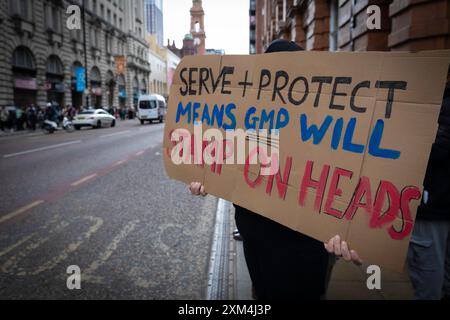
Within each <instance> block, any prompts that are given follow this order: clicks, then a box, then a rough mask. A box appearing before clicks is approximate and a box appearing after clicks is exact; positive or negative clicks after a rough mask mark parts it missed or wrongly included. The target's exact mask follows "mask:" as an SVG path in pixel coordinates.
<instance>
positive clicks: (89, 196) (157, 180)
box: [0, 120, 216, 299]
mask: <svg viewBox="0 0 450 320" xmlns="http://www.w3.org/2000/svg"><path fill="white" fill-rule="evenodd" d="M162 136H163V125H161V124H152V125H145V126H141V125H140V124H138V122H137V121H132V120H130V121H125V122H119V123H118V125H117V126H116V127H115V128H108V129H97V130H81V131H79V132H73V133H66V132H58V133H56V134H54V135H43V134H41V133H36V134H25V135H21V136H12V137H2V138H0V185H1V191H0V299H18V298H27V299H28V298H30V299H56V298H58V299H61V298H62V299H94V298H95V299H202V298H204V297H205V292H206V284H207V270H208V261H209V254H210V246H211V238H212V234H213V229H214V215H215V209H216V199H215V198H213V197H210V196H208V197H206V198H204V199H201V198H197V197H192V196H190V194H189V193H188V190H187V187H186V186H185V185H183V184H181V183H178V182H175V181H172V180H170V179H169V178H168V177H167V176H166V175H165V171H164V166H163V162H162V156H161V152H162V150H161V143H162ZM72 265H75V266H78V267H79V268H80V270H81V289H80V290H76V289H75V290H69V289H68V288H67V279H68V277H69V276H70V275H69V274H68V273H67V268H68V267H69V266H72Z"/></svg>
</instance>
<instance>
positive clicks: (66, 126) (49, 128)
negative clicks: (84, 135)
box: [42, 117, 75, 134]
mask: <svg viewBox="0 0 450 320" xmlns="http://www.w3.org/2000/svg"><path fill="white" fill-rule="evenodd" d="M42 128H43V129H44V131H46V132H48V133H50V134H52V133H54V132H55V131H58V130H65V131H67V132H73V131H74V130H75V128H74V126H73V124H72V121H70V120H69V119H68V118H67V117H64V119H63V122H62V126H61V127H58V124H57V123H56V122H55V121H51V120H45V121H44V124H43V126H42Z"/></svg>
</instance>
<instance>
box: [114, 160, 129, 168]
mask: <svg viewBox="0 0 450 320" xmlns="http://www.w3.org/2000/svg"><path fill="white" fill-rule="evenodd" d="M125 162H127V160H120V161H117V162H116V163H114V164H113V167H117V166H120V165H121V164H124V163H125Z"/></svg>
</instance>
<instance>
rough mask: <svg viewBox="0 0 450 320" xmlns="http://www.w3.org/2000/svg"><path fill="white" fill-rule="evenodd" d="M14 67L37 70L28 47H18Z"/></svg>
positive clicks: (14, 57) (13, 57)
mask: <svg viewBox="0 0 450 320" xmlns="http://www.w3.org/2000/svg"><path fill="white" fill-rule="evenodd" d="M12 65H13V67H16V68H21V69H29V70H34V69H36V62H35V60H34V56H33V54H32V53H31V51H30V49H28V48H27V47H18V48H16V50H14V52H13V56H12Z"/></svg>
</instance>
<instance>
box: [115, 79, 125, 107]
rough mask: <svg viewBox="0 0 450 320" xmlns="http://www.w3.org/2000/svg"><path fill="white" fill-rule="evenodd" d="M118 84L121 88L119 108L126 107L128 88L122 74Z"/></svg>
mask: <svg viewBox="0 0 450 320" xmlns="http://www.w3.org/2000/svg"><path fill="white" fill-rule="evenodd" d="M117 84H118V89H119V108H125V106H126V105H127V88H126V84H125V77H124V76H123V75H120V76H119V77H118V78H117Z"/></svg>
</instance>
